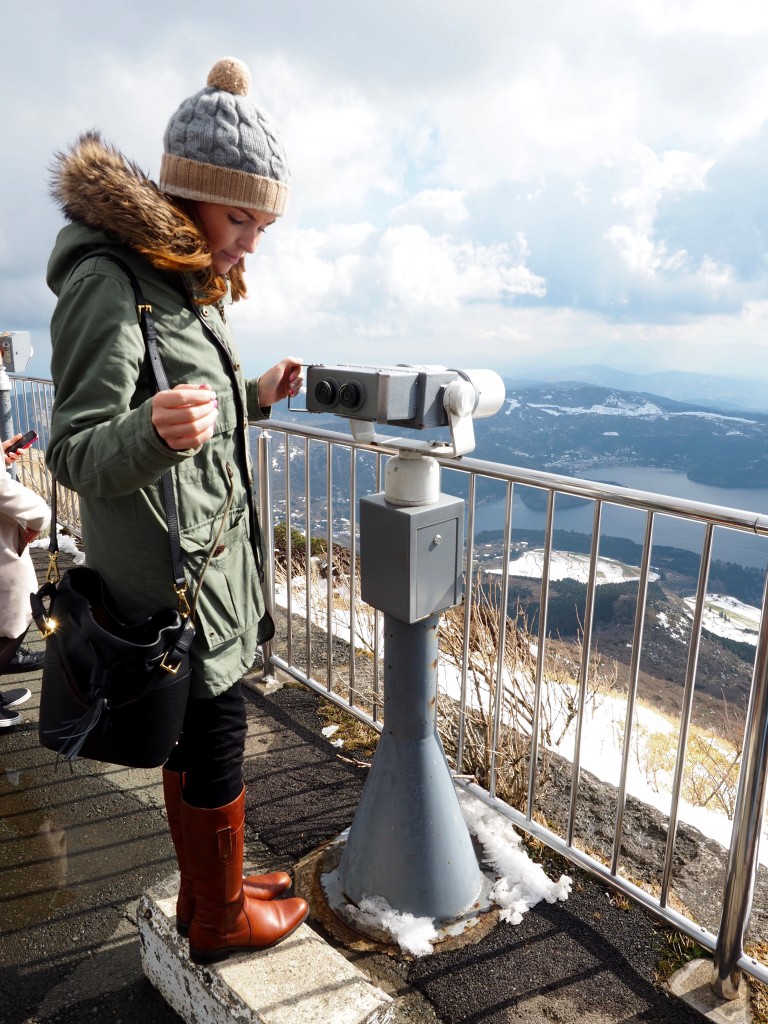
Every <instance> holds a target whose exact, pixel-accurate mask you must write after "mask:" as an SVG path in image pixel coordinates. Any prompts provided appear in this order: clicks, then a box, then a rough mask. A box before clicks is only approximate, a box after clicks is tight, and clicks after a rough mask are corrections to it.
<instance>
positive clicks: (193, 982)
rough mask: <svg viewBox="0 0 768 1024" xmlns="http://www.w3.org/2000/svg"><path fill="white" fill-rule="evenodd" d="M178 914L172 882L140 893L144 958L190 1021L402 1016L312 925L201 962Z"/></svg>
mask: <svg viewBox="0 0 768 1024" xmlns="http://www.w3.org/2000/svg"><path fill="white" fill-rule="evenodd" d="M174 914H175V895H173V896H169V895H167V893H166V891H165V887H163V888H162V889H160V888H158V889H155V890H149V891H148V892H146V893H145V894H144V895H143V896H142V897H141V899H140V900H139V905H138V910H137V918H138V924H139V938H140V940H141V963H142V968H143V970H144V974H145V975H146V977H147V978H148V979H149V981H150V982H151V983H152V984H153V985H154V987H155V988H156V989H157V990H158V992H160V994H161V995H162V996H163V998H164V999H165V1000H166V1002H167V1003H168V1004H169V1005H170V1006H171V1007H172V1008H173V1009H174V1010H175V1011H176V1013H178V1014H179V1016H180V1017H181V1018H182V1019H183V1020H184V1021H186V1022H187V1024H218V1022H221V1024H224V1022H225V1021H226V1022H231V1021H233V1020H234V1021H238V1022H243V1024H325V1022H327V1024H388V1022H391V1021H393V1020H394V1018H395V1006H394V1003H393V1000H392V998H391V997H390V996H388V995H387V994H386V993H385V992H383V991H382V990H381V989H379V988H376V987H375V986H374V985H372V984H371V983H370V981H369V979H368V978H367V977H366V975H364V974H363V973H362V972H361V971H359V970H358V969H357V968H356V967H354V966H353V965H352V964H351V963H350V962H349V961H348V960H347V959H345V957H343V956H342V955H341V953H339V952H337V951H336V950H335V949H333V948H332V947H331V946H329V945H328V944H327V943H326V942H325V941H324V940H323V939H321V938H320V937H319V936H318V935H317V934H316V933H315V932H313V931H312V929H311V928H309V927H307V926H306V925H302V926H301V927H300V928H299V929H297V931H296V932H294V934H293V935H291V936H289V937H288V938H287V939H285V940H284V941H283V942H281V943H280V944H279V945H278V946H275V947H273V948H272V949H266V950H263V951H261V952H258V953H246V954H241V955H238V956H231V957H230V958H229V959H228V960H224V961H222V962H221V963H220V964H216V965H215V966H213V967H198V966H197V965H195V964H193V963H192V962H191V960H190V959H189V955H188V949H187V941H186V939H182V938H181V936H180V935H179V934H178V932H177V931H176V925H175V917H174Z"/></svg>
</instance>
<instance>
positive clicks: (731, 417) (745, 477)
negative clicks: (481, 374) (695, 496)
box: [474, 381, 768, 487]
mask: <svg viewBox="0 0 768 1024" xmlns="http://www.w3.org/2000/svg"><path fill="white" fill-rule="evenodd" d="M475 433H476V437H477V448H476V450H475V453H474V454H475V455H477V456H478V457H479V458H484V459H490V460H492V461H496V462H507V463H512V464H516V465H521V466H528V467H531V468H535V469H547V470H552V471H555V472H561V473H572V472H574V471H578V470H583V469H586V468H589V467H590V466H594V465H601V466H605V465H610V464H611V463H614V464H616V465H642V466H656V467H659V468H665V469H675V470H678V471H681V472H684V473H686V474H687V475H688V476H689V478H690V479H692V480H696V481H698V482H699V483H706V484H712V485H715V486H720V487H764V486H766V485H768V415H763V414H759V413H736V412H734V411H733V410H726V409H720V410H718V409H714V408H711V407H708V406H705V405H703V404H701V403H696V404H693V403H685V402H678V401H674V400H673V399H670V398H665V397H662V396H659V395H654V394H649V393H645V392H634V391H624V390H619V389H617V388H606V387H595V386H592V385H588V384H583V383H580V382H573V381H571V382H564V383H559V384H557V383H555V384H553V383H551V382H550V383H547V384H540V385H531V386H527V387H514V386H512V387H508V389H507V395H506V400H505V403H504V406H503V408H502V410H501V411H500V412H499V413H498V414H497V415H496V416H494V417H491V418H490V419H487V420H478V421H477V422H476V424H475Z"/></svg>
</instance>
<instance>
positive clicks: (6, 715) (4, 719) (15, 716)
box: [0, 708, 21, 729]
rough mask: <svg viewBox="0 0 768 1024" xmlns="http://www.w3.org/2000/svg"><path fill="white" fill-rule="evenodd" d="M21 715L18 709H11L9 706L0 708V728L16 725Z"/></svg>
mask: <svg viewBox="0 0 768 1024" xmlns="http://www.w3.org/2000/svg"><path fill="white" fill-rule="evenodd" d="M20 718H21V715H20V714H19V712H18V711H11V710H10V709H9V708H0V729H8V728H10V726H12V725H16V723H17V722H18V720H19V719H20Z"/></svg>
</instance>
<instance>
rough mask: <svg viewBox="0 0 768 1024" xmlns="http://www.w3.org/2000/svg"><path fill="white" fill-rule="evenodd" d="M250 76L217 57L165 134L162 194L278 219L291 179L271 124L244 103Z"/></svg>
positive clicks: (247, 101) (240, 64)
mask: <svg viewBox="0 0 768 1024" xmlns="http://www.w3.org/2000/svg"><path fill="white" fill-rule="evenodd" d="M250 85H251V74H250V71H249V70H248V68H247V67H246V65H245V64H243V62H242V61H240V60H237V58H235V57H224V58H222V59H221V60H219V61H217V62H216V63H215V64H214V65H213V67H212V68H211V70H210V72H209V74H208V79H207V85H206V86H205V88H203V89H201V90H200V91H199V92H197V93H195V95H194V96H190V97H189V99H186V100H184V102H183V103H182V104H181V106H180V107H179V109H178V110H177V111H176V113H175V114H174V115H173V117H172V118H171V120H170V121H169V123H168V127H167V128H166V130H165V140H164V142H165V145H164V149H165V152H164V153H163V159H162V163H161V165H160V181H159V185H160V188H161V189H162V191H163V192H167V193H168V194H169V195H173V196H182V197H184V198H186V199H195V200H200V201H204V202H209V203H222V204H223V205H226V206H238V207H242V208H243V209H251V210H264V211H265V212H267V213H275V214H281V213H282V212H283V210H284V208H285V203H286V199H287V197H288V180H289V177H290V173H289V171H288V163H287V161H286V158H285V150H284V149H283V145H282V143H281V141H280V136H279V135H278V133H277V129H276V128H275V127H274V125H273V124H272V122H271V121H270V119H269V118H268V117H267V115H266V114H264V113H263V112H262V111H261V110H259V108H258V107H256V106H255V104H254V103H253V102H252V101H251V100H250V99H248V90H249V89H250Z"/></svg>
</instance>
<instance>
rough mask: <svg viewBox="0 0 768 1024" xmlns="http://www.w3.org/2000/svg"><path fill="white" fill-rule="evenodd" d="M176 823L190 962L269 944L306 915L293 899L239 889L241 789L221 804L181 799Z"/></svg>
mask: <svg viewBox="0 0 768 1024" xmlns="http://www.w3.org/2000/svg"><path fill="white" fill-rule="evenodd" d="M181 825H182V830H183V833H184V849H185V852H186V855H187V858H188V870H189V876H190V878H191V879H192V888H193V890H194V896H195V914H194V917H193V918H192V922H191V924H190V926H189V955H190V958H191V959H192V960H193V962H194V963H196V964H211V963H215V962H216V961H217V960H223V959H224V958H225V957H228V956H229V954H230V953H233V952H236V951H242V950H247V949H264V948H266V947H267V946H274V945H275V944H276V943H278V942H280V940H281V939H284V938H286V937H287V936H288V935H290V934H291V932H293V931H295V930H296V929H297V928H298V927H299V925H300V924H301V923H302V922H303V921H304V920H305V919H306V917H307V914H308V913H309V907H308V906H307V903H306V902H305V901H304V900H302V899H299V898H298V897H295V896H294V897H292V898H291V899H287V900H276V901H275V902H271V901H265V900H254V899H251V898H250V897H249V896H247V895H246V894H245V892H244V890H243V834H244V831H245V790H244V789H243V791H242V792H241V793H240V796H239V797H237V799H235V800H233V801H232V803H231V804H226V806H224V807H211V808H208V807H192V806H191V804H188V803H187V802H186V801H185V800H184V799H182V801H181Z"/></svg>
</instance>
